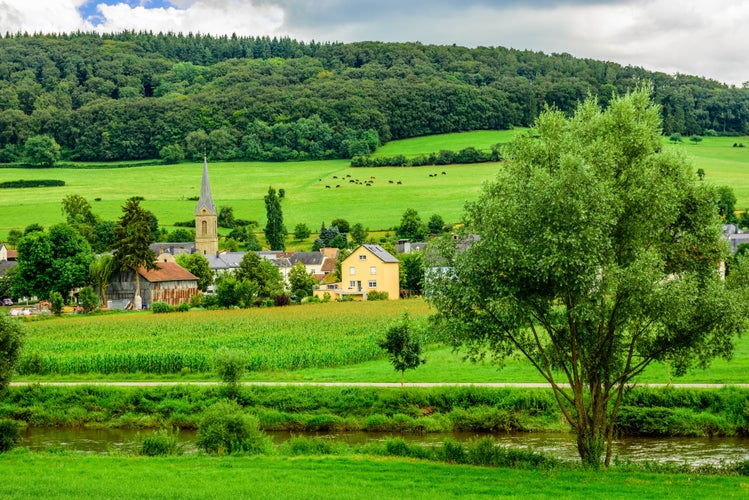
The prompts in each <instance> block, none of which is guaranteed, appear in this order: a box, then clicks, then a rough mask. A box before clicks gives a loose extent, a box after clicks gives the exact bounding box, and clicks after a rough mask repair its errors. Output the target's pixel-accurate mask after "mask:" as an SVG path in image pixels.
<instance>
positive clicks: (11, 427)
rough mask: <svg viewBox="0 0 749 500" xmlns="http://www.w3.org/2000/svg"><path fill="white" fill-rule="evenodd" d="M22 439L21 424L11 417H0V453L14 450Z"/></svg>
mask: <svg viewBox="0 0 749 500" xmlns="http://www.w3.org/2000/svg"><path fill="white" fill-rule="evenodd" d="M20 440H21V426H20V424H19V423H18V422H16V421H15V420H11V419H9V418H3V419H0V453H3V452H6V451H10V450H12V449H13V448H15V447H16V445H17V444H18V442H19V441H20Z"/></svg>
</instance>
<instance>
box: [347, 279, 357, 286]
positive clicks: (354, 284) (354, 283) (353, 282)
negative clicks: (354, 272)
mask: <svg viewBox="0 0 749 500" xmlns="http://www.w3.org/2000/svg"><path fill="white" fill-rule="evenodd" d="M348 287H349V288H356V281H354V280H351V281H349V282H348Z"/></svg>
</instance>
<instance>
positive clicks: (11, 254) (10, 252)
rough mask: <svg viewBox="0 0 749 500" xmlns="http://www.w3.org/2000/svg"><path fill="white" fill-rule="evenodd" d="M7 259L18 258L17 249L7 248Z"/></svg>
mask: <svg viewBox="0 0 749 500" xmlns="http://www.w3.org/2000/svg"><path fill="white" fill-rule="evenodd" d="M8 260H18V250H8Z"/></svg>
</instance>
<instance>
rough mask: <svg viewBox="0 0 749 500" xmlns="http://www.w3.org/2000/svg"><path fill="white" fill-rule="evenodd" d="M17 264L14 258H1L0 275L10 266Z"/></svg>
mask: <svg viewBox="0 0 749 500" xmlns="http://www.w3.org/2000/svg"><path fill="white" fill-rule="evenodd" d="M17 265H18V262H16V261H15V260H3V261H0V276H4V275H5V273H7V272H8V270H10V268H12V267H15V266H17Z"/></svg>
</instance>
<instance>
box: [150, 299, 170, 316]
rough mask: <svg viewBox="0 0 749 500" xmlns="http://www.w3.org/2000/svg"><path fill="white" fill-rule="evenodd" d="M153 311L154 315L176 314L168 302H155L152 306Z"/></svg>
mask: <svg viewBox="0 0 749 500" xmlns="http://www.w3.org/2000/svg"><path fill="white" fill-rule="evenodd" d="M151 310H152V311H153V312H154V314H164V313H170V312H174V307H173V306H170V305H169V304H167V303H166V302H154V303H153V304H151Z"/></svg>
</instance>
